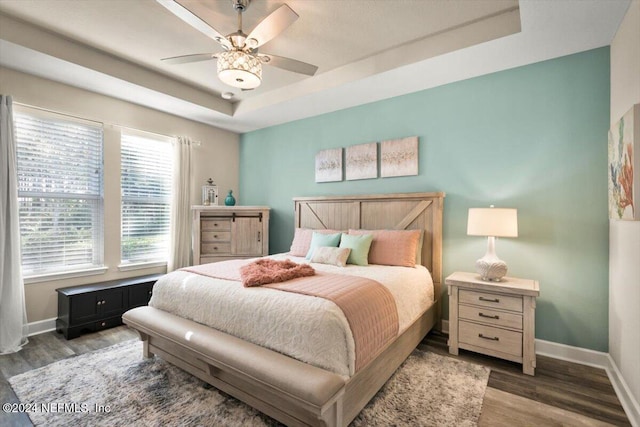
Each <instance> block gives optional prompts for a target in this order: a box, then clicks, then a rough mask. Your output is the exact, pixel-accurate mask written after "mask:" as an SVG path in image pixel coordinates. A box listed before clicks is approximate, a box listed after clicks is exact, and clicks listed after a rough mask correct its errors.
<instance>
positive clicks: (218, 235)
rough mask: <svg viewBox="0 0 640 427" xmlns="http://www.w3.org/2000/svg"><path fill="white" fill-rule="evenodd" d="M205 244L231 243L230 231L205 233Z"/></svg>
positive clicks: (203, 235)
mask: <svg viewBox="0 0 640 427" xmlns="http://www.w3.org/2000/svg"><path fill="white" fill-rule="evenodd" d="M202 241H203V242H229V241H231V232H230V231H203V232H202Z"/></svg>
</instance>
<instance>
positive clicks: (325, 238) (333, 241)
mask: <svg viewBox="0 0 640 427" xmlns="http://www.w3.org/2000/svg"><path fill="white" fill-rule="evenodd" d="M340 236H342V233H335V234H324V233H318V232H316V231H314V232H313V236H311V244H310V245H309V251H308V252H307V256H306V258H307V259H311V257H312V256H313V252H314V251H315V249H316V248H319V247H322V246H330V247H334V248H336V247H338V244H340Z"/></svg>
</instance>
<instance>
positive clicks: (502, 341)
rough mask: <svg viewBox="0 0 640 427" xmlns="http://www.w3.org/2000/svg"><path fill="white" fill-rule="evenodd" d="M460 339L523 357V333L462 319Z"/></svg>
mask: <svg viewBox="0 0 640 427" xmlns="http://www.w3.org/2000/svg"><path fill="white" fill-rule="evenodd" d="M459 330H460V332H459V341H460V343H463V344H470V345H473V346H476V347H482V348H487V349H490V350H494V351H499V352H501V353H506V354H510V355H513V356H517V357H522V333H521V332H513V331H507V330H505V329H500V328H494V327H492V326H484V325H478V324H476V323H471V322H465V321H462V320H461V321H460V324H459Z"/></svg>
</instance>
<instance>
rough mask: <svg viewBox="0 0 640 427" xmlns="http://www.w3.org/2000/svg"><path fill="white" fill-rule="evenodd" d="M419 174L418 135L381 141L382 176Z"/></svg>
mask: <svg viewBox="0 0 640 427" xmlns="http://www.w3.org/2000/svg"><path fill="white" fill-rule="evenodd" d="M407 175H418V137H417V136H410V137H408V138H402V139H391V140H388V141H382V142H381V143H380V176H381V177H385V178H386V177H391V176H407Z"/></svg>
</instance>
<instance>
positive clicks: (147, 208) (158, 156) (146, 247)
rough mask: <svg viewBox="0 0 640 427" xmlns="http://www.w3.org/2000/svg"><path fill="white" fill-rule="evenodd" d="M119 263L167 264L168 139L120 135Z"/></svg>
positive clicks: (169, 150) (170, 157)
mask: <svg viewBox="0 0 640 427" xmlns="http://www.w3.org/2000/svg"><path fill="white" fill-rule="evenodd" d="M120 160H121V191H122V240H121V244H122V246H121V260H122V264H137V263H151V262H158V261H163V262H166V261H167V258H168V255H169V216H170V205H171V179H172V166H173V148H172V145H171V143H170V140H168V139H160V138H159V137H157V138H154V137H150V136H148V135H146V134H145V135H144V136H141V135H138V134H132V133H125V132H123V133H122V146H121V157H120Z"/></svg>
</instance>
